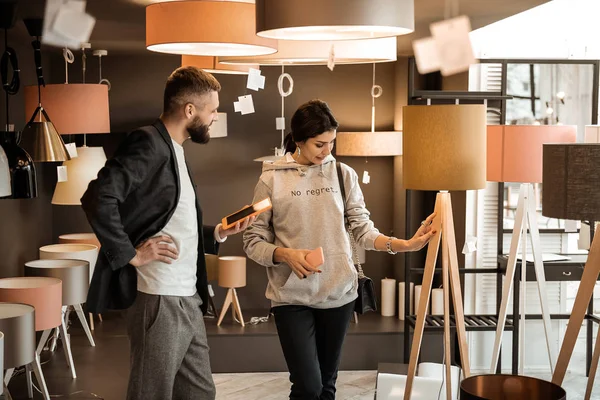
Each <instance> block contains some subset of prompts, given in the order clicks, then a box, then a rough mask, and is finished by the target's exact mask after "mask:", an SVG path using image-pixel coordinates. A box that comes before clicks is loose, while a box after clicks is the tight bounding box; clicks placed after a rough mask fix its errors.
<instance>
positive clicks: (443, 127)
mask: <svg viewBox="0 0 600 400" xmlns="http://www.w3.org/2000/svg"><path fill="white" fill-rule="evenodd" d="M402 112H403V124H404V130H403V153H404V155H403V160H402V161H403V180H404V187H406V188H407V189H414V190H472V189H483V188H485V184H486V179H485V178H486V157H485V156H486V107H485V106H484V105H478V104H468V105H435V106H405V107H403V109H402Z"/></svg>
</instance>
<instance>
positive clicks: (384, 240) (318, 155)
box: [244, 100, 435, 400]
mask: <svg viewBox="0 0 600 400" xmlns="http://www.w3.org/2000/svg"><path fill="white" fill-rule="evenodd" d="M338 126H339V125H338V122H337V121H336V120H335V118H334V116H333V114H332V113H331V110H330V109H329V107H328V106H327V104H326V103H325V102H323V101H320V100H312V101H309V102H308V103H306V104H304V105H302V106H300V108H298V110H297V111H296V112H295V114H294V116H293V117H292V122H291V128H292V133H291V134H289V135H288V137H287V138H286V152H287V153H286V155H285V156H284V157H283V158H282V159H281V160H279V161H276V162H274V163H272V164H267V163H265V164H264V166H263V173H262V175H261V177H260V179H259V181H258V184H257V185H256V189H255V192H254V201H259V200H262V199H264V198H266V197H269V198H271V201H272V204H273V208H272V209H271V210H270V211H268V212H265V213H263V214H261V215H259V216H258V218H257V219H256V221H255V222H254V224H253V225H252V226H251V227H249V228H248V229H247V230H246V232H245V234H244V250H245V251H246V253H247V255H248V257H250V258H251V259H252V260H254V261H256V262H257V263H259V264H261V265H264V266H265V267H267V275H268V278H269V283H268V286H267V291H266V296H267V298H268V299H270V300H271V302H272V306H273V309H272V311H273V313H274V315H275V324H276V326H277V332H278V334H279V340H280V342H281V347H282V349H283V354H284V356H285V360H286V362H287V365H288V369H289V371H290V380H291V382H292V388H291V393H290V399H302V400H309V399H310V400H312V399H327V400H329V399H335V382H336V379H337V372H338V367H339V361H340V355H341V350H342V344H343V342H344V337H345V335H346V330H347V329H348V325H349V323H350V319H351V317H352V315H353V311H354V301H355V300H356V298H357V286H358V280H357V272H356V269H355V267H354V264H353V262H352V250H351V244H350V240H349V237H348V234H347V233H346V227H345V223H344V216H346V217H347V223H348V229H350V230H351V231H352V233H353V234H354V238H355V240H356V242H357V244H358V245H359V246H361V247H363V248H365V249H367V250H379V251H389V252H390V253H392V254H395V253H396V252H403V251H416V250H419V249H421V248H423V246H425V245H426V244H427V243H428V241H429V240H430V239H431V237H432V235H433V234H435V232H434V231H432V229H431V227H430V226H429V223H430V222H431V220H432V219H433V215H430V216H429V218H428V219H427V221H426V222H427V223H424V224H423V225H422V226H421V228H420V229H419V230H418V231H417V233H416V234H415V236H414V237H413V238H412V239H410V240H401V239H396V238H393V237H387V236H385V235H382V234H381V233H379V231H378V230H377V229H376V228H375V227H374V226H373V223H372V222H371V220H370V219H369V215H370V214H369V211H368V210H367V209H366V208H365V203H364V199H363V194H362V191H361V189H360V186H359V184H358V176H357V174H356V172H355V171H354V170H353V169H352V168H350V167H349V166H347V165H344V164H341V170H342V177H343V182H344V188H345V191H346V197H347V201H346V205H344V204H343V200H342V195H341V193H340V185H339V183H338V177H337V170H336V161H335V159H334V158H333V156H332V155H331V150H332V149H333V143H334V140H335V136H336V130H337V128H338ZM317 247H323V251H324V254H325V262H324V264H323V265H322V266H320V267H318V268H316V267H314V266H311V265H310V264H309V263H308V262H307V261H306V259H305V257H306V255H307V254H308V253H309V252H310V250H311V249H315V248H317Z"/></svg>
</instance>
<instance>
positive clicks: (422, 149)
mask: <svg viewBox="0 0 600 400" xmlns="http://www.w3.org/2000/svg"><path fill="white" fill-rule="evenodd" d="M403 120H404V133H403V151H404V157H403V179H404V186H405V187H406V188H407V189H414V190H435V191H439V193H438V194H437V197H436V202H435V211H436V213H437V215H436V217H435V218H434V220H433V223H432V228H433V229H434V230H436V231H437V233H436V235H434V236H433V238H432V239H431V242H430V243H429V246H428V249H427V258H426V261H425V271H424V274H423V283H422V290H421V297H420V299H419V307H418V309H417V310H416V312H417V321H416V324H415V332H414V336H413V341H412V348H411V353H410V362H409V367H408V374H407V381H406V386H405V388H404V398H405V399H407V400H409V399H410V398H411V393H412V386H413V380H414V377H415V373H416V369H417V361H418V359H419V352H420V349H421V342H422V339H423V329H424V326H425V314H426V310H427V307H428V305H429V296H430V293H431V287H432V283H433V276H434V273H435V264H436V261H437V255H438V250H439V247H440V242H441V245H442V279H443V288H444V348H445V360H446V382H452V378H451V368H450V367H451V366H450V360H451V357H450V303H449V302H450V292H449V289H451V290H452V297H453V300H454V312H455V317H456V318H455V319H456V329H457V336H458V343H459V348H460V357H461V360H462V363H463V365H462V368H463V371H464V376H465V378H466V377H469V376H470V375H471V370H470V364H469V354H468V348H467V341H466V329H465V322H464V311H463V303H462V289H461V286H460V276H459V266H458V254H457V250H456V238H455V234H454V218H453V214H452V202H451V198H450V193H449V192H448V191H449V190H473V189H483V188H485V176H486V164H485V148H486V132H485V129H486V107H485V106H484V105H476V104H472V105H429V106H416V105H415V106H405V107H404V108H403ZM450 286H451V288H450ZM415 300H416V299H415ZM451 386H452V385H450V384H448V385H446V396H447V398H451V396H452V393H451V391H452V388H451Z"/></svg>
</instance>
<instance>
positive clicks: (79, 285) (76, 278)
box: [25, 260, 96, 346]
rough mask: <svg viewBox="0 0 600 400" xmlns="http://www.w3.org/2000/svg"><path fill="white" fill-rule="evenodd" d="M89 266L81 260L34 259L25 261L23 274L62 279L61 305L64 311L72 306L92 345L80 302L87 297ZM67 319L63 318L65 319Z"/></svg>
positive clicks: (92, 339)
mask: <svg viewBox="0 0 600 400" xmlns="http://www.w3.org/2000/svg"><path fill="white" fill-rule="evenodd" d="M89 274H90V268H89V263H88V262H87V261H81V260H34V261H29V262H27V263H25V276H45V277H50V278H58V279H60V280H61V281H62V305H63V312H64V313H66V312H67V311H68V309H69V307H73V309H74V310H75V312H76V313H77V317H79V321H80V322H81V325H82V326H83V330H84V331H85V334H86V335H87V337H88V340H89V341H90V344H91V345H92V346H95V345H96V344H95V343H94V338H93V337H92V332H91V331H90V327H89V326H88V323H87V320H86V319H85V314H84V313H83V308H82V307H81V304H83V303H85V301H86V299H87V292H88V288H89ZM67 320H68V319H67V318H65V321H67Z"/></svg>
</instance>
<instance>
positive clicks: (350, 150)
mask: <svg viewBox="0 0 600 400" xmlns="http://www.w3.org/2000/svg"><path fill="white" fill-rule="evenodd" d="M335 146H336V147H335V148H336V151H335V154H336V155H338V156H364V157H367V156H369V157H370V156H401V155H402V132H338V133H337V136H336V139H335Z"/></svg>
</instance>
